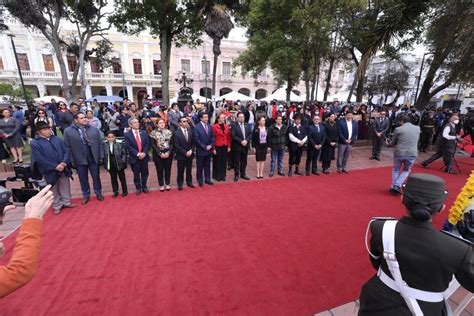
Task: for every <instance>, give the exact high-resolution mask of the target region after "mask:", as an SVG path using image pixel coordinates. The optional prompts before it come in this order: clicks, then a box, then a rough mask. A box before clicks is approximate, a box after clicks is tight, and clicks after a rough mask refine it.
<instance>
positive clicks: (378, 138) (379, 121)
mask: <svg viewBox="0 0 474 316" xmlns="http://www.w3.org/2000/svg"><path fill="white" fill-rule="evenodd" d="M389 127H390V124H389V119H388V118H387V112H385V111H381V112H380V117H377V118H375V121H374V123H373V129H374V135H373V137H374V139H373V140H372V156H371V157H370V159H375V160H378V161H380V151H381V150H382V145H383V142H384V141H385V139H386V138H387V132H388V128H389Z"/></svg>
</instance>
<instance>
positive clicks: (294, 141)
mask: <svg viewBox="0 0 474 316" xmlns="http://www.w3.org/2000/svg"><path fill="white" fill-rule="evenodd" d="M294 126H297V125H296V124H295V125H294ZM297 127H300V128H301V125H299V126H297ZM288 136H289V137H290V140H291V141H292V142H293V143H298V144H299V143H300V142H302V141H303V142H306V140H307V139H308V136H305V137H304V138H303V139H301V140H300V139H299V138H297V137H295V135H293V133H290V134H289V135H288Z"/></svg>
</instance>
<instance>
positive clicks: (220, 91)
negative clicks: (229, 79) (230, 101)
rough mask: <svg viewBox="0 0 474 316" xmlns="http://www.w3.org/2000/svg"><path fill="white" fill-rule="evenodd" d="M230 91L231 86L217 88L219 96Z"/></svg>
mask: <svg viewBox="0 0 474 316" xmlns="http://www.w3.org/2000/svg"><path fill="white" fill-rule="evenodd" d="M231 92H232V89H231V88H227V87H225V88H222V89H220V90H219V96H222V95H224V94H227V93H231Z"/></svg>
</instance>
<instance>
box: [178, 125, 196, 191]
mask: <svg viewBox="0 0 474 316" xmlns="http://www.w3.org/2000/svg"><path fill="white" fill-rule="evenodd" d="M193 134H194V133H193V131H192V129H190V128H189V123H188V118H187V117H184V116H183V117H180V118H179V128H178V129H177V130H175V131H174V134H173V145H174V149H175V150H176V161H177V162H178V174H177V179H176V180H177V181H176V182H177V183H178V190H179V191H183V182H184V171H186V184H187V185H188V187H190V188H194V184H193V176H192V175H191V169H192V167H193V158H194V153H193V149H194V137H193Z"/></svg>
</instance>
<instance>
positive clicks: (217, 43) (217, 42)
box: [212, 37, 221, 96]
mask: <svg viewBox="0 0 474 316" xmlns="http://www.w3.org/2000/svg"><path fill="white" fill-rule="evenodd" d="M212 52H213V53H214V65H213V67H212V95H213V96H216V78H217V62H218V60H219V55H220V54H221V39H220V38H218V37H216V38H213V39H212Z"/></svg>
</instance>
